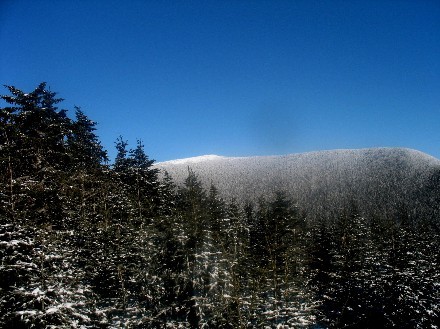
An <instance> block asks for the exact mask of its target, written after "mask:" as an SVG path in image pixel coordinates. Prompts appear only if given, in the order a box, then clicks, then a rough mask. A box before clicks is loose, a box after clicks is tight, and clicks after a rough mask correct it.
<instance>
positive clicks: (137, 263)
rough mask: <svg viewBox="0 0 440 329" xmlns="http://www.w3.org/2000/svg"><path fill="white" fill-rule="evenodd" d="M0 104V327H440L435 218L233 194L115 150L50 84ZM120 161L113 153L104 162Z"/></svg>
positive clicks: (119, 145) (123, 146)
mask: <svg viewBox="0 0 440 329" xmlns="http://www.w3.org/2000/svg"><path fill="white" fill-rule="evenodd" d="M6 90H7V91H8V95H5V96H2V99H3V102H4V104H6V106H5V107H2V108H0V172H1V175H0V178H1V180H0V255H1V265H0V327H1V328H308V327H310V328H328V327H334V328H343V327H349V328H438V324H439V305H440V295H439V290H440V278H439V275H440V265H439V264H440V263H439V261H440V260H439V220H438V219H437V218H426V219H420V220H417V221H412V220H410V218H409V216H408V215H407V213H406V210H405V209H402V212H401V213H400V214H398V215H395V217H393V218H389V217H387V216H374V217H372V218H365V217H362V216H361V215H360V214H359V212H358V211H357V205H356V202H353V204H352V206H351V207H348V208H347V209H344V211H342V212H340V213H341V214H342V215H338V216H337V217H336V218H325V217H320V216H313V217H310V216H308V214H307V213H305V212H304V211H303V210H302V209H301V204H296V203H295V200H290V199H289V197H288V196H287V194H286V193H284V192H283V191H279V192H277V193H274V194H273V195H262V196H261V198H260V199H259V201H258V202H247V203H241V202H240V203H239V202H238V201H235V200H234V199H231V200H223V199H222V198H221V197H220V194H219V192H218V191H217V189H216V187H215V186H213V185H212V186H211V187H210V188H209V189H207V190H205V189H204V188H203V186H202V184H201V183H200V181H199V179H198V177H197V173H196V172H193V171H191V169H188V177H187V179H186V180H185V183H184V185H183V186H176V185H175V183H174V182H173V180H172V178H171V177H170V176H169V175H167V174H166V173H162V174H159V170H158V169H156V168H155V167H154V166H153V163H154V161H153V160H151V159H149V157H148V156H147V155H146V153H145V151H144V146H143V144H142V142H141V141H137V143H136V145H135V146H134V148H129V145H128V143H127V142H126V141H125V140H124V139H123V138H122V137H119V138H118V139H117V140H116V143H115V146H116V150H117V156H116V158H115V159H112V161H109V159H108V158H107V153H106V151H105V150H104V149H103V147H102V146H101V143H100V141H99V139H98V137H97V135H96V134H95V129H96V127H95V126H96V124H95V123H94V122H93V121H91V120H90V119H89V118H88V117H87V116H86V115H85V114H84V113H83V112H82V111H81V109H80V108H76V109H75V113H74V116H75V118H74V119H72V118H69V116H68V115H67V111H65V110H62V109H59V108H58V106H59V103H60V102H62V99H59V98H56V93H54V92H51V91H50V90H48V88H47V87H46V84H45V83H42V84H40V85H39V86H37V88H36V89H35V90H33V91H31V92H29V93H26V92H24V91H21V90H19V89H17V88H15V87H12V86H6ZM109 163H111V164H109Z"/></svg>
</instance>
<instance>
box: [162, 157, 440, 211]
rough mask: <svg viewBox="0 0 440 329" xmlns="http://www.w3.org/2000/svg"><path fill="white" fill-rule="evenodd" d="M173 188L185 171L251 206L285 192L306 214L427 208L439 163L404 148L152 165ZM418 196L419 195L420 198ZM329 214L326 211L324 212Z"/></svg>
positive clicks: (171, 162)
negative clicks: (172, 182) (165, 175)
mask: <svg viewBox="0 0 440 329" xmlns="http://www.w3.org/2000/svg"><path fill="white" fill-rule="evenodd" d="M156 166H157V167H158V168H160V169H162V170H166V171H167V172H168V173H169V174H170V175H171V176H172V177H173V178H174V179H175V181H176V182H177V183H178V184H181V183H182V182H183V181H184V179H185V178H186V177H187V175H188V167H190V168H191V169H192V170H193V171H194V172H195V173H196V174H197V175H198V177H199V178H200V179H201V181H202V182H203V183H204V185H205V186H206V187H209V185H210V184H211V182H212V183H214V184H215V185H216V186H217V187H218V188H219V190H220V192H221V193H222V196H223V197H224V198H231V197H235V198H237V199H239V200H240V201H246V199H250V200H256V199H257V198H258V197H260V196H261V195H266V196H267V195H268V193H271V192H274V191H277V190H284V191H287V192H288V193H289V194H290V195H291V196H292V197H293V199H294V200H296V201H297V202H298V203H299V204H300V205H302V207H303V208H304V209H306V210H307V211H309V212H310V213H321V214H322V213H323V212H324V213H326V214H327V213H328V212H329V211H330V210H329V209H330V208H331V209H332V211H334V209H337V208H338V207H343V206H345V205H347V204H350V203H353V202H354V203H355V204H356V205H357V206H358V207H360V209H361V210H362V211H364V212H366V211H368V212H371V211H386V212H394V211H395V208H396V206H397V205H400V204H406V205H407V206H408V208H409V210H410V211H412V212H417V211H421V210H420V209H421V208H423V211H425V210H426V209H427V208H429V206H430V205H429V204H427V202H428V203H429V201H427V200H426V199H429V198H430V197H427V196H426V193H428V192H427V189H429V188H434V186H431V185H432V180H433V177H435V173H436V172H438V171H439V170H440V160H438V159H436V158H434V157H431V156H429V155H427V154H425V153H422V152H419V151H416V150H412V149H406V148H371V149H352V150H330V151H318V152H308V153H299V154H290V155H284V156H256V157H235V158H229V157H222V156H216V155H208V156H201V157H194V158H188V159H180V160H175V161H167V162H162V163H158V164H156ZM422 191H423V193H422ZM327 208H328V209H327Z"/></svg>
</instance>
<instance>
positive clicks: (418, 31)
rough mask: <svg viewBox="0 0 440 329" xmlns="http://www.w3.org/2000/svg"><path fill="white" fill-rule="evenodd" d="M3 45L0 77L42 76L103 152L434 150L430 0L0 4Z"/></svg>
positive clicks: (439, 137) (439, 138) (163, 156)
mask: <svg viewBox="0 0 440 329" xmlns="http://www.w3.org/2000/svg"><path fill="white" fill-rule="evenodd" d="M0 45H1V49H0V83H1V84H10V85H14V86H16V87H18V88H20V89H23V90H25V91H30V90H32V89H33V88H34V87H36V86H37V84H38V83H39V82H42V81H46V82H47V83H48V84H49V86H50V87H51V89H52V90H53V91H56V92H58V93H59V96H60V97H62V98H64V99H65V102H63V107H64V108H66V109H68V110H70V112H69V113H70V114H71V115H73V112H74V111H73V106H74V105H78V106H81V108H82V109H83V111H84V112H85V113H86V114H87V115H88V116H89V117H90V118H91V119H93V120H95V121H97V122H98V124H99V125H98V135H99V136H100V138H101V140H102V142H103V144H104V146H105V148H106V149H107V150H108V151H109V153H110V155H111V156H112V157H113V156H114V153H115V152H114V141H115V140H116V138H117V137H118V136H119V135H123V136H124V138H125V139H127V140H128V141H129V143H130V146H135V142H136V139H137V138H139V139H142V140H143V141H144V144H145V146H146V152H147V154H148V155H149V156H150V157H151V158H153V159H156V160H157V161H165V160H170V159H175V158H184V157H190V156H196V155H202V154H219V155H226V156H249V155H271V154H287V153H297V152H305V151H315V150H323V149H334V148H364V147H376V146H403V147H410V148H415V149H418V150H421V151H423V152H427V153H429V154H431V155H434V156H436V157H439V158H440V1H438V0H432V1H428V0H426V1H424V0H413V1H404V0H394V1H391V0H388V1H387V0H377V1H375V0H365V1H356V0H354V1H348V0H346V1H337V0H336V1H313V0H305V1H295V0H289V1H281V0H280V1H277V0H268V1H262V0H253V1H250V0H249V1H244V0H218V1H209V0H205V1H202V0H200V1H190V0H188V1H187V0H175V1H166V0H163V1H162V0H151V1H149V0H145V1H141V0H138V1H122V0H121V1H109V0H106V1H103V0H95V1H94V0H79V1H70V0H64V1H63V0H46V1H43V0H27V1H24V0H21V1H20V0H0ZM1 93H2V94H5V93H7V91H6V90H5V89H3V91H2V92H1Z"/></svg>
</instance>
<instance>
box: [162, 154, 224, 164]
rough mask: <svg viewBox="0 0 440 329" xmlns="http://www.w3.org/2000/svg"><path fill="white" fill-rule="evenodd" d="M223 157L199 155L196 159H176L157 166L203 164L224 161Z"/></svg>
mask: <svg viewBox="0 0 440 329" xmlns="http://www.w3.org/2000/svg"><path fill="white" fill-rule="evenodd" d="M224 158H225V157H222V156H218V155H215V154H209V155H201V156H197V157H192V158H185V159H176V160H170V161H165V162H159V163H157V165H158V166H167V165H179V164H190V163H198V162H204V161H212V160H220V159H224Z"/></svg>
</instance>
